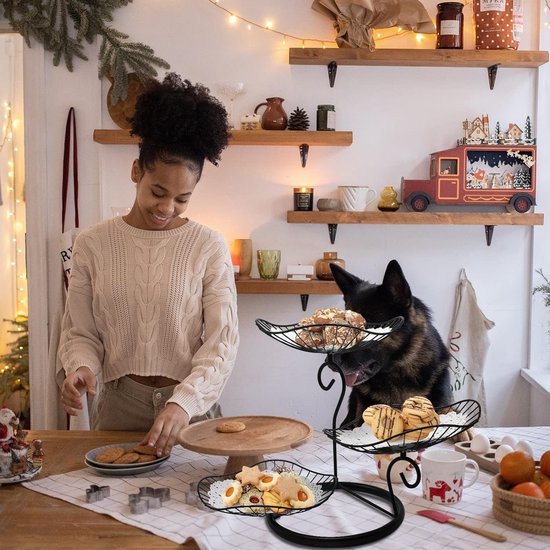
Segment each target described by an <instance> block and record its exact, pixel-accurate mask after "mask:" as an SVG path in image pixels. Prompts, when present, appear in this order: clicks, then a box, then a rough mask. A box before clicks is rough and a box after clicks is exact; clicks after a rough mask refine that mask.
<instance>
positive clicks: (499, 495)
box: [491, 474, 550, 535]
mask: <svg viewBox="0 0 550 550" xmlns="http://www.w3.org/2000/svg"><path fill="white" fill-rule="evenodd" d="M509 488H510V484H508V483H506V482H505V481H504V479H502V476H501V475H500V474H499V475H497V476H495V477H493V478H492V479H491V491H492V493H493V515H494V516H495V518H496V519H497V520H498V521H500V522H502V523H504V524H505V525H508V526H509V527H513V528H514V529H519V530H520V531H527V532H528V533H534V534H536V535H550V499H541V498H534V497H528V496H524V495H518V494H516V493H512V491H510V490H509Z"/></svg>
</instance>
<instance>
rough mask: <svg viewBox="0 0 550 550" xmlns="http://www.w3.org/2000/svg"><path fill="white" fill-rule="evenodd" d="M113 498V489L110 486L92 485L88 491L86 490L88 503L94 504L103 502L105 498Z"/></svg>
mask: <svg viewBox="0 0 550 550" xmlns="http://www.w3.org/2000/svg"><path fill="white" fill-rule="evenodd" d="M110 496H111V488H110V487H109V485H103V486H101V487H100V486H99V485H90V487H89V488H88V489H86V502H89V503H93V502H98V501H100V500H103V499H104V498H107V497H110Z"/></svg>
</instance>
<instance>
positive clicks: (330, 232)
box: [328, 223, 338, 244]
mask: <svg viewBox="0 0 550 550" xmlns="http://www.w3.org/2000/svg"><path fill="white" fill-rule="evenodd" d="M337 229H338V224H337V223H329V224H328V236H329V237H330V244H334V241H335V240H336V230H337Z"/></svg>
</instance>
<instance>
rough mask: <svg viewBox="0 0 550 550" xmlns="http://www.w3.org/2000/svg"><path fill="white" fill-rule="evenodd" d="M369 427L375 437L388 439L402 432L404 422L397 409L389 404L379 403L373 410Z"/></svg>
mask: <svg viewBox="0 0 550 550" xmlns="http://www.w3.org/2000/svg"><path fill="white" fill-rule="evenodd" d="M371 428H372V431H373V433H374V435H375V437H376V438H378V439H389V438H390V437H394V436H396V435H399V434H401V433H403V430H404V429H405V423H404V422H403V417H402V416H401V413H400V412H399V411H398V410H397V409H394V408H392V407H390V406H389V405H380V406H379V407H378V408H377V409H376V411H375V412H374V416H373V418H372V422H371Z"/></svg>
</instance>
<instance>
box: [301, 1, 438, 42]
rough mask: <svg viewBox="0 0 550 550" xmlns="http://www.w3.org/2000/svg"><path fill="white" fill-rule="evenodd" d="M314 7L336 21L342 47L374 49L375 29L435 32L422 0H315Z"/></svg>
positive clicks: (338, 39)
mask: <svg viewBox="0 0 550 550" xmlns="http://www.w3.org/2000/svg"><path fill="white" fill-rule="evenodd" d="M311 8H312V9H314V10H315V11H318V12H319V13H322V14H323V15H326V16H327V17H329V18H330V19H332V20H333V21H334V27H335V28H336V32H337V35H336V43H337V44H338V47H339V48H369V49H370V50H374V49H375V45H374V39H373V37H372V31H373V29H387V28H390V27H401V28H403V29H407V30H411V31H415V32H421V33H424V34H434V33H435V32H436V29H435V27H434V24H433V22H432V20H431V19H430V16H429V15H428V12H427V11H426V8H425V7H424V6H423V5H422V3H421V2H419V0H355V1H354V2H352V1H350V0H314V1H313V3H312V5H311Z"/></svg>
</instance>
